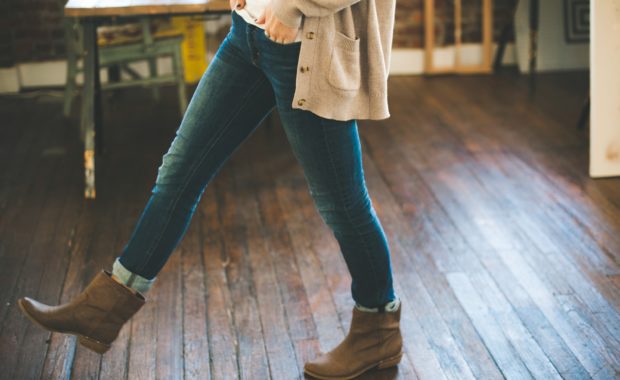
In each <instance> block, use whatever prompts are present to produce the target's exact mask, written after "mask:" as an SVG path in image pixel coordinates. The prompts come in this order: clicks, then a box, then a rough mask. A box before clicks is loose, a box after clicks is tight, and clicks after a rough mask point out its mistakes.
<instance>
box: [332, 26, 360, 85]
mask: <svg viewBox="0 0 620 380" xmlns="http://www.w3.org/2000/svg"><path fill="white" fill-rule="evenodd" d="M335 33H336V34H335V37H334V45H333V47H332V52H331V60H330V63H329V73H328V76H327V81H328V82H329V84H330V85H331V86H332V87H335V88H338V89H340V90H347V91H355V90H358V89H359V88H360V84H361V68H360V38H359V37H355V38H352V37H349V36H347V35H345V34H343V33H341V32H339V31H337V30H336V31H335Z"/></svg>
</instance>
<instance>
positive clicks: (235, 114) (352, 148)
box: [118, 11, 396, 307]
mask: <svg viewBox="0 0 620 380" xmlns="http://www.w3.org/2000/svg"><path fill="white" fill-rule="evenodd" d="M231 14H232V25H231V28H230V31H229V33H228V35H227V36H226V38H225V39H224V41H223V42H222V44H221V45H220V46H219V48H218V50H217V52H216V54H215V56H214V58H213V60H212V61H211V63H210V64H209V66H208V67H207V69H206V70H205V73H204V74H203V76H202V78H201V79H200V81H199V83H198V85H197V88H196V90H195V92H194V94H193V96H192V99H191V101H190V103H189V105H188V108H187V110H186V112H185V115H184V117H183V120H182V121H181V124H180V127H179V128H178V130H177V131H176V136H175V138H174V140H173V141H172V144H171V145H170V147H169V150H168V152H167V153H166V154H164V156H163V158H162V164H161V166H160V167H159V169H158V172H157V179H156V181H155V185H154V186H153V188H152V190H151V196H150V199H149V200H148V202H147V204H146V207H145V209H144V210H143V212H142V214H141V216H140V218H139V220H138V222H137V224H136V226H135V229H134V231H133V233H132V235H131V237H130V240H129V241H128V242H127V244H126V245H125V246H124V248H123V251H122V253H121V254H120V255H119V256H118V259H119V261H120V263H121V264H123V266H125V268H127V269H128V270H130V271H131V272H133V273H135V274H138V275H140V276H142V277H144V278H146V279H153V278H155V276H156V275H157V274H158V273H159V271H160V270H161V269H162V267H163V266H164V265H165V263H166V261H167V260H168V258H169V257H170V255H171V254H172V252H173V251H174V249H175V247H176V246H177V244H178V243H179V241H180V240H181V238H182V237H183V235H184V234H185V232H186V230H187V228H188V226H189V223H190V221H191V218H192V215H193V214H194V211H195V209H196V206H197V204H198V202H199V201H200V198H201V196H202V194H203V192H204V190H205V188H206V186H207V185H208V184H209V183H210V181H211V180H212V179H213V178H214V177H215V175H216V174H217V173H218V172H219V170H220V169H221V167H222V166H223V165H224V163H225V162H226V161H227V159H228V158H229V157H230V155H231V154H232V153H233V152H234V151H235V150H236V149H237V148H238V147H239V146H240V145H241V143H242V142H243V141H244V140H246V138H247V137H249V136H250V135H251V134H252V132H253V131H254V130H255V129H256V128H257V127H258V126H259V125H260V124H261V122H262V121H263V119H265V118H266V117H267V116H268V114H269V113H270V112H272V111H273V110H274V109H275V108H277V110H278V113H279V115H280V120H281V121H282V125H283V128H284V131H285V133H286V136H287V139H288V142H289V143H290V146H291V148H292V149H293V153H294V155H295V158H296V159H297V161H298V162H299V164H300V165H301V166H302V168H303V171H304V176H305V179H306V181H307V184H308V189H309V192H310V194H311V196H312V198H313V201H314V205H315V206H316V207H317V210H318V211H319V213H320V215H321V218H322V219H323V221H324V222H325V223H326V224H327V225H328V226H329V227H330V229H331V230H332V231H333V234H334V236H335V238H336V240H337V241H338V244H339V247H340V249H341V252H342V254H343V255H344V259H345V262H346V264H347V268H348V270H349V272H350V274H351V278H352V282H351V293H352V297H353V299H354V300H355V301H356V302H357V303H358V304H360V305H363V306H366V307H377V306H379V305H383V304H385V303H387V302H389V301H391V300H394V299H395V298H396V297H395V294H394V289H393V286H392V268H391V263H390V251H389V247H388V243H387V239H386V236H385V233H384V231H383V228H382V226H381V224H380V221H379V219H378V218H377V214H376V212H375V210H374V208H373V206H372V202H371V199H370V197H369V195H368V191H367V189H366V183H365V178H364V171H363V167H362V155H361V146H360V140H359V135H358V129H357V123H356V120H348V121H337V120H330V119H325V118H322V117H319V116H317V115H316V114H314V113H312V112H310V111H307V110H300V109H293V108H292V107H291V103H292V99H293V94H294V92H295V76H296V73H297V63H298V57H299V50H300V47H301V42H300V41H298V42H292V43H286V44H282V43H278V42H274V41H272V40H270V39H269V38H268V37H267V36H266V35H265V34H264V30H262V29H261V28H258V27H256V26H255V25H252V24H248V23H247V22H246V21H245V20H244V19H243V18H242V17H241V16H239V15H238V14H237V13H236V12H235V11H232V12H231Z"/></svg>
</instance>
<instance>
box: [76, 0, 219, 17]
mask: <svg viewBox="0 0 620 380" xmlns="http://www.w3.org/2000/svg"><path fill="white" fill-rule="evenodd" d="M230 10H231V9H230V2H229V1H228V0H69V1H68V2H67V4H66V5H65V10H64V13H65V16H72V17H89V16H90V17H92V16H132V15H145V14H150V15H157V14H174V13H204V12H224V11H228V12H230Z"/></svg>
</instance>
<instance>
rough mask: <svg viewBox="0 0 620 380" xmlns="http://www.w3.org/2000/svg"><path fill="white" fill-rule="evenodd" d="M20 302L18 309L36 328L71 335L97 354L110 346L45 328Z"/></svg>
mask: <svg viewBox="0 0 620 380" xmlns="http://www.w3.org/2000/svg"><path fill="white" fill-rule="evenodd" d="M22 302H23V301H22V300H21V299H19V300H17V304H18V305H19V308H20V309H21V311H22V312H23V313H24V314H25V315H26V317H28V319H30V320H31V321H32V322H34V324H36V325H37V326H39V327H41V328H43V329H45V330H47V331H51V332H57V333H61V334H71V335H74V336H76V337H77V338H78V342H79V343H80V344H81V345H82V346H84V347H86V348H88V349H90V350H92V351H95V352H96V353H98V354H103V353H105V352H106V351H108V350H109V349H110V347H111V345H110V344H107V343H104V342H100V341H98V340H96V339H93V338H91V337H88V336H85V335H81V334H78V333H76V332H73V331H63V330H56V329H52V328H49V327H48V326H45V325H44V324H42V323H41V322H39V321H38V320H37V319H35V318H34V317H33V316H32V315H30V313H29V312H28V310H27V309H26V308H25V307H24V305H23V304H22Z"/></svg>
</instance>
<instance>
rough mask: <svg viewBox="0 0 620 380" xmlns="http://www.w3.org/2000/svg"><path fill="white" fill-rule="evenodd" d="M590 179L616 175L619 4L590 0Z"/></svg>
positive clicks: (619, 160)
mask: <svg viewBox="0 0 620 380" xmlns="http://www.w3.org/2000/svg"><path fill="white" fill-rule="evenodd" d="M590 6H591V8H590V9H591V14H590V25H591V26H590V28H591V29H590V30H591V34H590V39H591V50H590V54H591V62H592V68H591V70H590V96H591V111H590V176H592V177H607V176H618V175H620V1H618V0H590Z"/></svg>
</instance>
